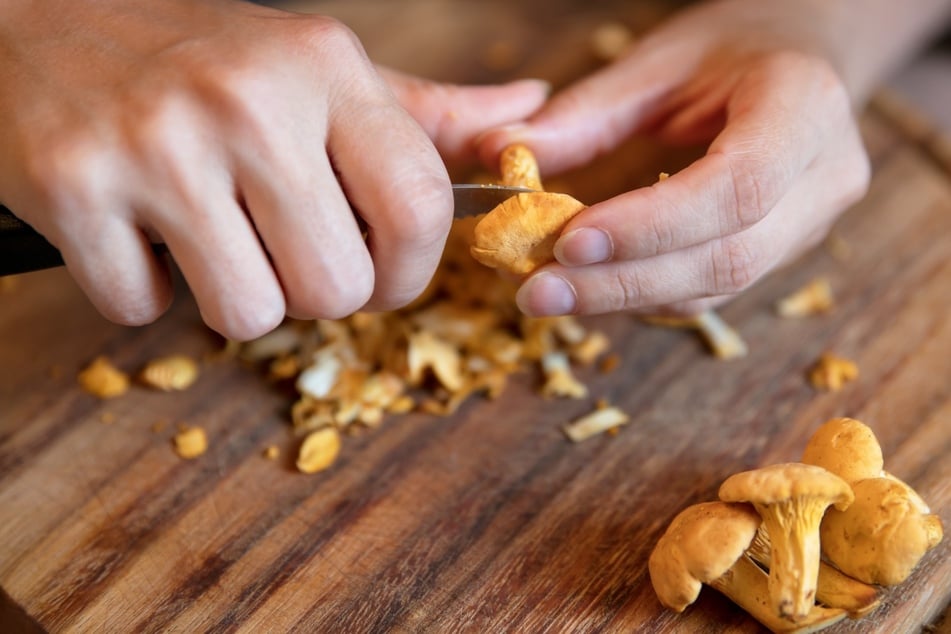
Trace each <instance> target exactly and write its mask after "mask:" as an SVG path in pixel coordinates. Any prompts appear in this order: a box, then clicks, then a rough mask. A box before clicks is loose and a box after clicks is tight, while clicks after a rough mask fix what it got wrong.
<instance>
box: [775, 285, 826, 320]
mask: <svg viewBox="0 0 951 634" xmlns="http://www.w3.org/2000/svg"><path fill="white" fill-rule="evenodd" d="M832 305H833V298H832V285H831V284H830V283H829V280H828V279H827V278H825V277H817V278H816V279H814V280H812V281H811V282H809V283H808V284H807V285H805V286H804V287H802V288H801V289H799V290H798V291H796V292H795V293H793V294H792V295H789V296H787V297H784V298H783V299H781V300H779V301H778V302H777V303H776V312H777V313H778V314H779V316H780V317H789V318H795V317H811V316H812V315H818V314H821V313H827V312H829V311H830V310H831V309H832Z"/></svg>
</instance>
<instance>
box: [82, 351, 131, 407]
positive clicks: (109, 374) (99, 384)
mask: <svg viewBox="0 0 951 634" xmlns="http://www.w3.org/2000/svg"><path fill="white" fill-rule="evenodd" d="M78 379H79V385H80V386H81V387H82V388H83V390H85V391H86V392H88V393H89V394H92V395H93V396H96V397H99V398H102V399H106V398H115V397H117V396H122V395H123V394H125V393H126V392H127V391H128V389H129V376H128V375H127V374H126V373H125V372H123V371H122V370H120V369H118V368H117V367H116V366H114V365H112V362H111V361H109V359H108V358H106V357H104V356H99V357H96V358H95V359H94V360H93V362H92V363H90V364H89V365H88V366H87V367H86V368H85V369H84V370H83V371H82V372H80V373H79V376H78Z"/></svg>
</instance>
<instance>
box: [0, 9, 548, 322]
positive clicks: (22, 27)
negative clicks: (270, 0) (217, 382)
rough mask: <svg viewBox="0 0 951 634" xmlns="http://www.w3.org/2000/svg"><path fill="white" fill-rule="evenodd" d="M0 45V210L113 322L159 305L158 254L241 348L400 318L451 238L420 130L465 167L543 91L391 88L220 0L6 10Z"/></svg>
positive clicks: (299, 30) (299, 19)
mask: <svg viewBox="0 0 951 634" xmlns="http://www.w3.org/2000/svg"><path fill="white" fill-rule="evenodd" d="M0 44H2V47H0V78H2V80H3V82H4V85H5V88H4V90H3V92H2V94H0V131H2V132H3V135H4V143H3V144H2V146H0V200H2V201H3V202H4V203H5V204H7V205H8V206H9V207H10V208H12V209H13V210H14V211H15V212H16V213H17V214H18V215H20V216H21V217H22V218H23V219H24V220H25V221H26V222H28V223H30V224H31V225H33V227H34V228H36V229H37V230H38V231H40V232H41V233H42V234H44V235H45V236H46V238H47V239H48V240H49V241H50V242H52V243H53V244H54V245H55V246H57V247H58V248H59V249H60V251H61V252H62V254H63V258H64V260H65V262H66V265H67V267H68V269H69V271H70V272H71V274H72V275H73V276H74V277H75V279H76V281H77V282H78V284H79V285H80V286H81V287H82V289H83V290H84V291H85V292H86V293H87V295H88V296H89V298H90V299H91V301H92V302H93V303H94V304H95V305H96V306H97V308H98V309H99V310H100V311H101V312H102V313H103V314H104V315H105V316H106V317H108V318H110V319H112V320H114V321H117V322H120V323H124V324H142V323H146V322H149V321H151V320H153V319H155V318H156V317H158V316H159V315H160V314H161V313H162V312H163V311H164V310H165V308H166V307H167V305H168V304H169V302H170V301H171V288H170V282H169V275H168V270H167V267H166V264H165V262H164V261H163V260H162V259H160V258H157V257H155V256H154V254H153V252H152V250H151V248H150V246H149V242H150V240H151V241H163V242H165V243H166V244H167V246H168V249H169V251H170V253H171V255H172V256H173V258H174V259H175V262H176V263H177V265H178V266H179V268H180V269H181V271H182V273H183V275H184V277H185V278H186V281H187V282H188V285H189V286H190V288H191V289H192V291H193V294H194V296H195V298H196V301H197V303H198V306H199V308H200V310H201V314H202V316H203V318H204V319H205V321H206V322H207V323H208V325H209V326H211V327H212V328H214V329H215V330H217V331H219V332H220V333H222V334H223V335H225V336H228V337H232V338H235V339H247V338H252V337H255V336H258V335H260V334H263V333H264V332H266V331H268V330H269V329H271V328H273V327H274V326H275V325H277V324H278V323H279V322H280V321H281V320H282V319H283V318H284V316H285V314H289V315H292V316H296V317H302V318H312V317H324V318H335V317H340V316H343V315H347V314H349V313H351V312H353V311H355V310H358V309H360V308H367V309H386V308H392V307H396V306H400V305H402V304H404V303H406V302H408V301H410V300H411V299H413V298H414V297H415V296H416V295H417V294H418V293H419V292H421V291H422V289H423V288H424V287H425V285H426V284H427V282H428V280H429V278H430V276H431V274H432V272H433V270H434V269H435V267H436V264H437V263H438V261H439V257H440V255H441V252H442V247H443V244H444V241H445V237H446V234H447V231H448V229H449V224H450V221H451V218H452V198H451V192H450V188H449V181H448V178H447V175H446V171H445V166H444V165H443V162H442V160H441V159H440V156H439V155H438V153H437V149H436V147H435V146H434V143H433V140H430V138H428V137H427V134H426V133H425V130H428V131H429V132H430V133H431V134H432V136H433V138H434V141H435V143H436V145H439V146H443V147H445V148H447V151H450V152H452V153H454V154H457V155H458V154H463V153H464V152H465V151H466V150H467V149H470V146H469V145H467V144H468V143H469V141H470V140H471V138H473V137H474V136H475V135H476V134H477V133H479V132H481V131H483V130H484V129H485V128H486V127H489V126H494V125H499V124H502V123H505V122H509V121H514V120H518V119H521V118H524V117H526V116H528V115H529V114H531V113H532V112H533V111H534V110H535V109H536V108H537V107H538V106H539V105H540V104H541V102H542V101H543V100H544V98H545V93H546V89H545V86H544V85H543V84H542V83H540V82H518V83H515V84H511V85H509V86H504V87H497V88H473V89H465V88H457V87H446V86H436V85H434V84H429V83H426V82H421V81H417V80H411V79H409V78H406V77H404V76H401V75H398V74H396V73H391V72H387V73H386V74H387V77H388V78H389V80H390V81H391V82H392V86H388V85H387V83H386V81H385V80H384V79H383V78H382V77H381V75H380V74H379V73H378V72H377V70H376V69H375V68H374V67H373V65H372V64H371V63H370V62H369V61H368V60H367V58H366V56H365V54H364V52H363V50H362V48H361V46H360V44H359V42H358V41H357V40H356V38H355V37H354V36H353V34H352V33H351V32H350V31H349V30H348V29H346V28H345V27H344V26H342V25H341V24H339V23H337V22H335V21H333V20H331V19H328V18H324V17H319V16H304V15H296V14H290V13H286V12H282V11H277V10H274V9H268V8H263V7H260V6H255V5H252V4H249V3H244V2H234V1H230V0H208V1H205V2H191V1H190V0H164V1H161V2H158V1H156V2H127V1H125V0H100V1H97V2H79V3H77V2H57V1H53V0H18V1H15V2H8V3H6V5H5V7H4V11H3V15H2V16H0ZM394 90H395V92H396V93H397V94H398V95H400V96H401V97H402V98H403V99H404V101H405V106H406V107H408V108H409V109H410V110H411V112H407V110H406V109H405V108H404V107H403V105H401V104H400V103H399V101H398V100H397V98H396V96H395V95H394ZM436 97H438V99H437V98H436ZM474 113H478V117H475V116H467V115H472V114H474ZM414 115H415V116H416V117H418V118H419V121H418V122H417V121H415V120H414V119H413V116H414ZM358 219H359V221H360V222H358ZM361 222H362V223H363V226H362V227H361ZM364 230H365V231H366V238H364V236H363V234H362V231H364Z"/></svg>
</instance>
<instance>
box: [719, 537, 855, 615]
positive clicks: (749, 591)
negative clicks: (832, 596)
mask: <svg viewBox="0 0 951 634" xmlns="http://www.w3.org/2000/svg"><path fill="white" fill-rule="evenodd" d="M709 585H710V586H711V587H713V588H715V589H716V590H718V591H719V592H721V593H722V594H724V595H725V596H726V597H728V598H729V599H730V600H731V601H733V602H734V603H736V604H737V605H738V606H740V607H741V608H743V609H744V610H745V611H746V612H748V613H749V614H750V616H752V617H753V618H755V619H756V620H757V621H759V622H760V623H762V624H763V625H764V626H765V627H766V628H768V629H769V630H770V631H771V632H781V633H783V634H808V633H809V632H818V631H819V630H821V629H824V628H826V627H829V626H830V625H832V624H834V623H838V622H839V621H841V620H842V619H844V618H845V616H846V612H845V610H842V609H838V608H825V607H822V606H818V605H812V606H811V607H810V609H809V610H808V611H807V612H806V614H805V615H804V616H803V617H802V618H801V619H799V620H797V621H795V622H793V621H790V620H788V619H785V618H782V617H780V616H779V615H778V614H777V613H776V610H775V609H774V608H773V604H772V600H771V599H770V593H769V581H768V578H767V575H766V573H765V572H763V570H762V569H761V568H760V567H759V566H757V565H756V564H755V563H753V560H752V559H750V558H749V557H748V556H747V555H743V556H742V557H740V558H739V559H738V560H737V561H736V563H735V564H733V566H732V567H731V568H730V569H729V570H727V571H726V573H724V574H723V575H721V576H720V577H719V578H718V579H715V580H714V581H711V582H709Z"/></svg>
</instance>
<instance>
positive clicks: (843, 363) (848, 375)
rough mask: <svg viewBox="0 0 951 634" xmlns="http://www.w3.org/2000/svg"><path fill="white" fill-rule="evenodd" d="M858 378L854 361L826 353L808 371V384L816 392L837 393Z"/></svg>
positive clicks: (857, 370)
mask: <svg viewBox="0 0 951 634" xmlns="http://www.w3.org/2000/svg"><path fill="white" fill-rule="evenodd" d="M858 376H859V366H858V365H856V364H855V362H854V361H850V360H848V359H845V358H843V357H837V356H835V355H833V354H830V353H828V352H826V353H824V354H823V355H822V356H821V357H819V360H818V361H816V364H815V365H814V366H813V368H812V369H811V370H810V371H809V382H810V383H812V385H813V387H815V388H816V389H818V390H827V391H829V392H838V391H839V390H841V389H842V388H843V387H844V386H845V384H846V383H849V382H851V381H854V380H855V379H857V378H858Z"/></svg>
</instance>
